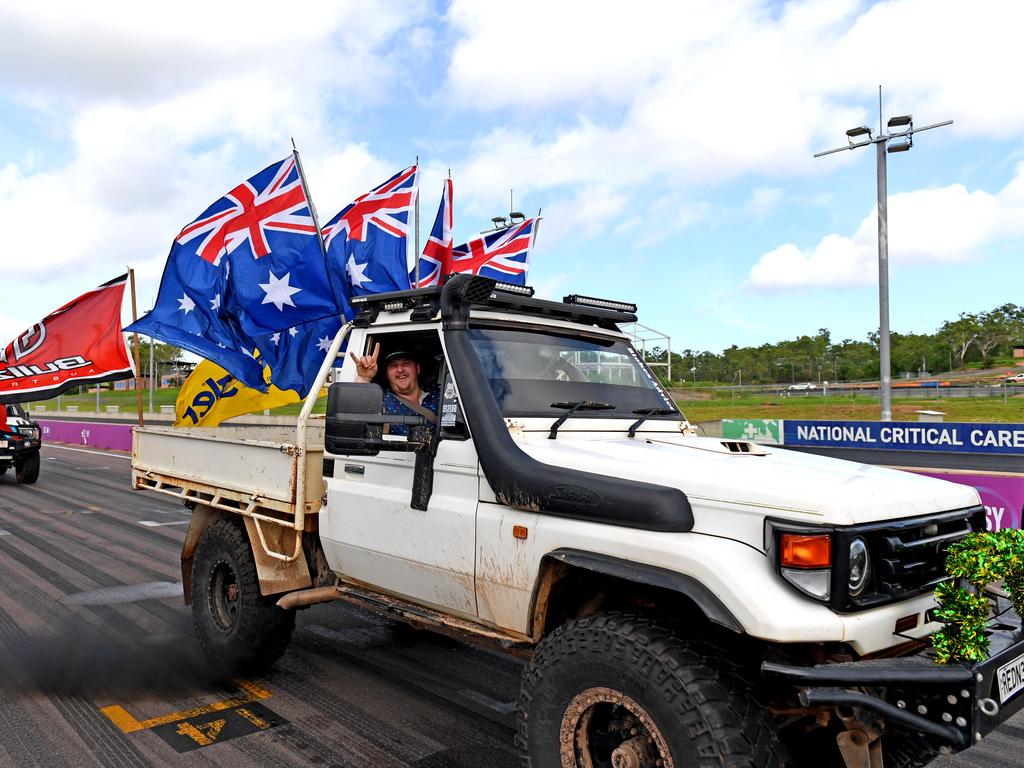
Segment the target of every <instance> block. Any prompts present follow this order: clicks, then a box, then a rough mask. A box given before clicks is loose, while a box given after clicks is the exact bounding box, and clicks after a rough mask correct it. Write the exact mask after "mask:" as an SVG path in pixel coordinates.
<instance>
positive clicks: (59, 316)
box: [0, 275, 135, 403]
mask: <svg viewBox="0 0 1024 768" xmlns="http://www.w3.org/2000/svg"><path fill="white" fill-rule="evenodd" d="M127 279H128V275H121V276H120V277H117V278H115V279H113V280H111V281H110V282H108V283H104V284H103V285H101V286H100V287H99V288H96V289H94V290H92V291H89V292H88V293H83V294H82V295H81V296H79V297H78V298H77V299H74V300H72V301H69V302H68V303H67V304H65V305H64V306H63V307H61V308H60V309H57V310H55V311H53V312H51V313H50V314H49V315H47V316H46V317H44V318H43V319H42V320H41V321H39V322H38V323H35V324H34V325H32V326H31V327H30V328H29V329H28V330H27V331H25V332H24V333H21V334H19V335H18V336H17V337H16V338H15V339H14V341H12V342H11V343H10V344H8V345H7V346H6V347H5V348H4V349H3V351H0V403H22V402H25V401H27V400H46V399H48V398H51V397H56V396H57V395H59V394H61V393H62V392H64V391H66V390H68V389H70V388H71V387H78V386H81V385H83V384H95V383H97V382H100V381H117V380H119V379H130V378H131V377H132V376H134V375H135V369H134V368H133V366H132V363H131V360H130V359H129V357H128V350H127V348H126V347H125V342H124V337H123V336H122V335H121V297H122V296H123V295H124V284H125V282H126V281H127Z"/></svg>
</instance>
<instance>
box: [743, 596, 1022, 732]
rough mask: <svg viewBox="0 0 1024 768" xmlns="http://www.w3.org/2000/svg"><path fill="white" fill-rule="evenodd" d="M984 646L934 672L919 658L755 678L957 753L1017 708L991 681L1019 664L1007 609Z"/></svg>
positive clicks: (1017, 627)
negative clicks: (984, 653)
mask: <svg viewBox="0 0 1024 768" xmlns="http://www.w3.org/2000/svg"><path fill="white" fill-rule="evenodd" d="M989 640H990V642H991V647H990V653H989V657H988V658H987V659H985V660H984V661H980V662H972V663H966V662H964V663H959V664H948V665H941V664H936V663H935V662H934V661H933V658H932V656H931V654H930V652H922V653H919V654H916V655H914V656H903V657H899V658H895V659H878V660H866V661H852V662H846V663H838V664H819V665H817V666H814V667H800V666H793V665H788V664H777V663H775V662H771V661H766V662H764V663H763V664H762V665H761V672H762V674H763V675H764V676H765V677H768V678H774V679H781V680H785V681H787V682H789V683H792V684H793V685H795V686H796V687H797V689H798V692H799V697H800V703H801V704H802V705H803V706H805V707H846V708H854V709H861V710H866V711H867V712H870V713H872V714H873V715H874V716H876V717H877V718H879V719H881V720H884V721H886V722H888V723H890V724H891V725H897V726H900V727H902V728H906V729H910V730H913V731H917V732H918V733H921V734H923V735H926V736H928V737H930V738H931V739H933V740H935V742H936V743H937V744H940V745H946V746H949V747H952V748H953V749H954V750H962V749H967V747H969V746H971V745H972V744H974V743H975V742H977V741H980V740H981V738H982V737H983V736H984V735H985V734H987V733H989V732H990V731H992V730H993V729H995V728H996V727H997V726H998V725H999V724H1000V723H1002V722H1003V721H1005V720H1006V719H1008V718H1009V717H1011V716H1012V715H1013V714H1014V713H1016V712H1018V711H1020V710H1021V709H1024V689H1020V690H1017V691H1016V693H1013V694H1011V695H1009V696H1008V697H1007V700H1006V701H1005V702H1004V701H1002V699H1001V696H1000V688H999V681H998V680H997V673H998V670H999V669H1000V667H1003V666H1004V665H1006V664H1009V663H1010V662H1012V661H1014V660H1016V659H1018V658H1020V657H1024V632H1022V630H1021V620H1020V618H1019V617H1018V616H1017V614H1016V613H1014V612H1013V610H1012V609H1009V610H1008V611H1007V612H1006V613H1004V614H1002V615H1000V617H999V618H998V619H997V620H996V621H995V622H994V623H993V624H991V625H990V627H989Z"/></svg>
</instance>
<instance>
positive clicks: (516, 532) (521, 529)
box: [512, 525, 530, 539]
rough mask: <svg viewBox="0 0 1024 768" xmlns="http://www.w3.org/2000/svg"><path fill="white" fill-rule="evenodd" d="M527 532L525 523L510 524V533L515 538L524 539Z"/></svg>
mask: <svg viewBox="0 0 1024 768" xmlns="http://www.w3.org/2000/svg"><path fill="white" fill-rule="evenodd" d="M529 533H530V532H529V531H528V530H527V529H526V526H525V525H514V526H512V535H513V536H514V537H515V538H517V539H525V538H526V537H527V536H528V535H529Z"/></svg>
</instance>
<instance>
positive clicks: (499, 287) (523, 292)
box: [494, 281, 534, 296]
mask: <svg viewBox="0 0 1024 768" xmlns="http://www.w3.org/2000/svg"><path fill="white" fill-rule="evenodd" d="M494 290H496V291H501V292H502V293H514V294H516V295H518V296H533V293H534V291H533V286H532V285H513V284H512V283H503V282H501V281H498V282H496V283H495V284H494Z"/></svg>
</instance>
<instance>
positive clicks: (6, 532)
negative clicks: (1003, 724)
mask: <svg viewBox="0 0 1024 768" xmlns="http://www.w3.org/2000/svg"><path fill="white" fill-rule="evenodd" d="M10 535H11V532H10V531H6V530H4V529H3V528H0V536H10Z"/></svg>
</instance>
